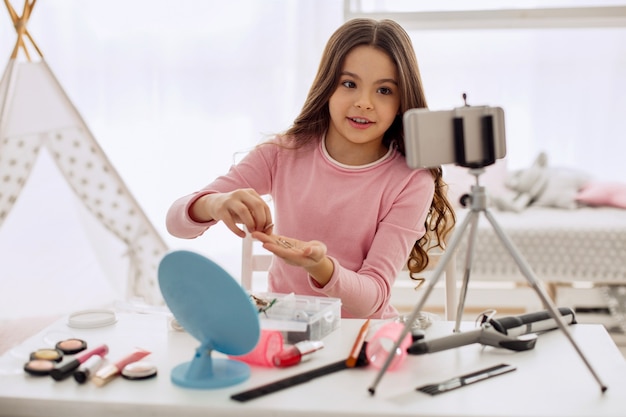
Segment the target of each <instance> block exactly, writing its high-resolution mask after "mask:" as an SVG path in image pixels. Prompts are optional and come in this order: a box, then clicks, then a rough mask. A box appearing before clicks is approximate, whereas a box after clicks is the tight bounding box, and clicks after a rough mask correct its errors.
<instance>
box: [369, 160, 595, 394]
mask: <svg viewBox="0 0 626 417" xmlns="http://www.w3.org/2000/svg"><path fill="white" fill-rule="evenodd" d="M484 171H485V169H484V167H482V166H481V167H472V168H471V169H470V174H472V175H474V176H475V177H476V183H475V185H473V186H472V188H471V192H470V194H468V195H466V196H464V197H463V199H462V202H467V200H468V199H469V202H470V204H471V206H470V212H469V213H468V214H467V217H465V219H464V220H463V223H462V224H461V226H460V227H459V228H458V229H457V230H456V231H455V232H454V234H453V236H452V239H451V241H450V245H449V246H448V247H447V248H446V250H445V253H444V255H443V257H442V259H441V262H439V264H438V265H437V267H436V268H435V271H434V272H433V277H432V279H431V280H430V283H429V285H428V287H426V290H425V292H424V295H423V296H422V299H421V300H420V301H419V302H418V303H417V305H416V306H415V308H414V309H413V311H412V313H411V315H410V316H409V318H408V319H407V320H406V324H405V325H404V329H403V330H402V332H401V334H400V336H399V337H398V340H396V341H395V343H394V345H393V347H392V349H391V350H390V351H389V352H396V351H397V349H398V348H399V347H398V346H399V345H400V342H401V341H402V340H403V339H404V337H405V336H406V335H407V334H408V332H409V330H410V328H411V325H412V324H413V323H414V322H415V320H416V319H417V316H418V315H419V313H420V312H421V311H422V308H423V307H424V304H425V303H426V300H427V299H428V297H429V296H430V293H431V292H432V290H433V288H434V287H435V285H436V284H437V281H439V278H440V277H441V274H442V273H443V271H444V270H445V268H446V266H447V264H448V262H450V261H451V260H452V257H453V256H454V253H455V251H456V249H457V246H458V245H459V243H460V242H461V238H462V237H463V234H464V233H465V231H466V230H467V228H468V227H470V230H469V232H470V235H469V241H468V246H467V256H466V258H465V273H464V275H463V284H462V287H461V294H460V296H459V305H458V308H457V314H456V323H455V327H454V331H455V332H459V326H460V322H461V316H462V314H463V308H464V305H465V298H466V295H467V286H468V284H469V277H470V270H471V266H472V258H473V253H474V244H475V242H476V229H477V226H478V218H479V216H480V214H481V213H482V214H484V215H485V217H486V218H487V220H488V221H489V223H490V224H491V226H492V227H493V229H494V231H495V232H496V235H497V236H498V238H499V239H500V242H501V243H502V244H503V245H504V247H505V248H506V249H507V251H508V252H509V254H510V255H511V256H512V257H513V259H514V260H515V263H516V264H517V266H518V267H519V269H520V272H521V273H522V274H523V275H524V276H525V277H526V279H527V280H528V283H529V284H530V286H531V287H532V288H533V289H534V290H535V292H536V293H537V295H538V296H539V298H540V299H541V301H542V302H543V304H544V306H545V307H546V309H547V310H548V311H549V313H550V315H551V316H552V318H553V319H554V320H555V322H556V324H557V325H558V327H559V329H561V331H562V332H563V333H564V334H565V336H566V337H567V338H568V339H569V341H570V343H571V344H572V346H573V347H574V349H575V350H576V352H577V353H578V355H579V356H580V358H581V359H582V361H583V362H584V363H585V365H586V366H587V368H588V369H589V371H590V372H591V374H592V375H593V377H594V378H595V379H596V381H597V382H598V384H599V385H600V389H601V391H602V392H604V391H606V389H607V387H606V386H605V385H604V384H603V383H602V381H601V380H600V378H599V377H598V375H597V374H596V372H595V371H594V369H593V368H592V367H591V364H590V363H589V361H587V358H586V357H585V355H584V354H583V352H582V351H581V350H580V348H579V346H578V345H577V344H576V341H575V340H574V338H573V337H572V335H571V333H570V332H569V330H568V329H567V326H566V325H565V322H564V320H563V319H562V317H561V315H560V314H559V312H558V311H557V309H556V307H555V306H554V304H553V303H552V301H551V300H550V297H549V296H548V295H547V293H546V291H545V289H544V288H543V286H541V285H540V284H539V282H538V279H537V278H536V277H535V275H534V273H533V271H532V270H531V268H530V266H529V265H528V263H527V262H526V260H525V259H524V258H523V257H522V255H521V254H520V253H519V252H518V250H517V248H516V247H515V246H514V244H513V242H512V241H511V240H510V239H509V237H508V236H507V235H506V234H505V233H504V231H503V230H502V229H501V228H500V226H499V225H498V223H497V222H496V219H495V218H494V217H493V215H492V214H491V213H490V212H489V210H487V207H486V206H487V204H486V202H487V195H486V192H485V187H483V186H481V185H480V181H479V177H480V175H481V174H482V173H483V172H484ZM393 358H394V355H393V354H392V353H390V354H389V355H388V356H387V360H386V361H385V363H384V364H383V366H382V368H381V369H380V371H379V373H378V375H377V376H376V379H375V380H374V382H373V384H372V385H371V386H370V388H369V389H368V390H369V392H370V394H372V395H374V393H375V391H376V386H377V385H378V383H379V382H380V380H381V379H382V377H383V375H384V374H385V372H386V371H387V369H388V368H389V365H390V363H391V361H392V360H393Z"/></svg>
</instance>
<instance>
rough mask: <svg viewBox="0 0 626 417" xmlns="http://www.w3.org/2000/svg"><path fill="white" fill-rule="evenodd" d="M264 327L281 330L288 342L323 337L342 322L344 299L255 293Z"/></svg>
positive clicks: (262, 326)
mask: <svg viewBox="0 0 626 417" xmlns="http://www.w3.org/2000/svg"><path fill="white" fill-rule="evenodd" d="M253 295H254V296H255V297H256V298H257V299H259V300H261V303H262V304H263V303H265V307H261V308H260V310H261V311H260V312H259V319H260V320H261V328H262V329H270V330H280V331H281V332H282V333H283V336H284V337H285V341H286V342H288V343H297V342H299V341H302V340H321V339H323V338H324V337H325V336H327V335H328V334H329V333H331V332H332V331H333V330H335V329H337V328H338V327H339V325H340V323H341V300H340V299H339V298H330V297H314V296H306V295H295V294H278V293H255V294H253Z"/></svg>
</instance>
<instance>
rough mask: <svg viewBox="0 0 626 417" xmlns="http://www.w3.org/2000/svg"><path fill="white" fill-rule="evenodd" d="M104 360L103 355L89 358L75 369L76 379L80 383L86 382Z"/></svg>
mask: <svg viewBox="0 0 626 417" xmlns="http://www.w3.org/2000/svg"><path fill="white" fill-rule="evenodd" d="M102 362H104V358H103V357H102V356H98V355H94V356H92V357H91V358H89V359H87V360H86V361H85V363H83V364H81V365H80V366H79V367H78V369H77V370H76V371H74V379H75V380H76V382H78V383H79V384H84V383H85V382H86V381H87V380H88V379H89V378H91V376H92V375H93V374H94V373H95V372H96V371H97V370H98V368H100V366H101V365H102Z"/></svg>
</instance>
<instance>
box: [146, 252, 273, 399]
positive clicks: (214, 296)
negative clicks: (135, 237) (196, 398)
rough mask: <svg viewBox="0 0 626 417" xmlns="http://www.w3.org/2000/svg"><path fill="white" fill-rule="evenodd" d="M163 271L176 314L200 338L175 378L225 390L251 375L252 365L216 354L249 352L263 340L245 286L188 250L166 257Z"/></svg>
mask: <svg viewBox="0 0 626 417" xmlns="http://www.w3.org/2000/svg"><path fill="white" fill-rule="evenodd" d="M158 275H159V285H160V288H161V293H162V294H163V298H164V299H165V302H166V303H167V306H168V307H169V309H170V310H171V312H172V314H173V315H174V318H175V319H176V320H177V321H178V322H179V323H180V325H181V326H182V327H183V328H184V329H185V330H186V331H187V332H188V333H189V334H191V335H192V336H193V337H195V338H196V339H197V340H198V341H199V342H200V346H199V347H198V348H197V350H196V352H195V354H194V355H193V359H192V360H191V361H190V362H185V363H182V364H180V365H178V366H176V367H174V369H172V372H171V380H172V382H173V383H174V384H176V385H179V386H182V387H187V388H222V387H227V386H230V385H234V384H238V383H240V382H243V381H245V380H246V379H248V378H249V377H250V366H249V365H248V364H247V363H244V362H241V361H237V360H233V359H230V358H212V357H211V354H212V351H213V350H217V351H219V352H222V353H225V354H226V355H244V354H246V353H248V352H250V351H251V350H252V349H254V347H255V346H256V344H257V342H258V341H259V337H260V334H261V325H260V322H259V314H258V312H257V309H256V307H255V306H254V305H253V303H252V302H251V301H250V297H249V296H248V294H247V293H246V292H245V290H244V289H243V288H242V287H241V285H239V283H238V282H237V281H236V280H235V279H234V278H233V277H232V276H231V275H230V274H229V273H228V272H226V271H225V270H224V269H223V268H221V267H220V266H219V265H217V264H216V263H215V262H213V261H211V260H210V259H208V258H205V257H204V256H202V255H199V254H197V253H194V252H190V251H184V250H181V251H174V252H170V253H168V254H167V255H165V256H164V257H163V259H162V260H161V262H160V264H159V272H158ZM235 329H236V330H235Z"/></svg>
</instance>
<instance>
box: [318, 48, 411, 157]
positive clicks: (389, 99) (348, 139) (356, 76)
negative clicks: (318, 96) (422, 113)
mask: <svg viewBox="0 0 626 417" xmlns="http://www.w3.org/2000/svg"><path fill="white" fill-rule="evenodd" d="M397 80H398V71H397V68H396V65H395V64H394V63H393V61H392V60H391V59H390V58H389V56H388V55H387V54H386V53H384V52H383V51H381V50H380V49H376V48H374V47H372V46H368V45H363V46H357V47H356V48H354V49H353V50H352V51H350V52H349V53H348V54H347V55H346V58H345V61H344V64H343V68H342V70H341V76H340V79H339V85H338V86H337V89H336V90H335V92H334V93H333V94H332V95H331V96H330V100H329V102H328V107H329V111H330V126H329V128H328V132H327V134H326V147H327V149H328V152H329V153H330V155H331V156H332V157H333V158H334V159H335V160H337V161H339V162H342V163H344V164H348V165H363V164H367V163H370V162H374V161H376V160H377V159H379V158H380V157H381V156H382V155H384V154H385V152H386V151H387V149H386V148H385V146H384V145H383V143H382V141H383V136H384V134H385V132H386V131H387V129H388V128H389V127H390V126H391V124H392V123H393V121H394V119H395V117H396V116H397V115H398V112H399V109H400V92H399V89H398V81H397Z"/></svg>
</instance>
